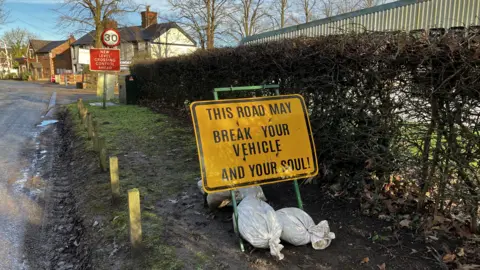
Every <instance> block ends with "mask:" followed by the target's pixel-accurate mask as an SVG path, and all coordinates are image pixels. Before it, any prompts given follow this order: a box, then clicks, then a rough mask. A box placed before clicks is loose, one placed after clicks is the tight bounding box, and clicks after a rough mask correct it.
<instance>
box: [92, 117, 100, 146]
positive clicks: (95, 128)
mask: <svg viewBox="0 0 480 270" xmlns="http://www.w3.org/2000/svg"><path fill="white" fill-rule="evenodd" d="M92 122H93V151H95V152H98V137H99V133H98V122H97V120H93V121H92Z"/></svg>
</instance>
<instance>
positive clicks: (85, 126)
mask: <svg viewBox="0 0 480 270" xmlns="http://www.w3.org/2000/svg"><path fill="white" fill-rule="evenodd" d="M88 114H90V113H89V112H88V109H87V108H85V110H84V111H83V128H84V129H85V130H87V127H88V119H87V115H88Z"/></svg>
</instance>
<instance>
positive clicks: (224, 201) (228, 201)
mask: <svg viewBox="0 0 480 270" xmlns="http://www.w3.org/2000/svg"><path fill="white" fill-rule="evenodd" d="M229 203H230V199H226V200H223V201H222V203H221V204H220V205H219V206H218V208H223V207H225V206H227V205H228V204H229Z"/></svg>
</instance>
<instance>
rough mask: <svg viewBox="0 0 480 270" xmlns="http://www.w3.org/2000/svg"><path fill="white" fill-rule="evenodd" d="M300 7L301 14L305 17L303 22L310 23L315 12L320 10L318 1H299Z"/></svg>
mask: <svg viewBox="0 0 480 270" xmlns="http://www.w3.org/2000/svg"><path fill="white" fill-rule="evenodd" d="M297 1H298V2H297V4H298V5H299V7H300V13H301V14H302V17H303V22H305V23H308V22H309V21H311V20H312V19H313V14H314V10H315V9H317V8H318V1H317V0H297Z"/></svg>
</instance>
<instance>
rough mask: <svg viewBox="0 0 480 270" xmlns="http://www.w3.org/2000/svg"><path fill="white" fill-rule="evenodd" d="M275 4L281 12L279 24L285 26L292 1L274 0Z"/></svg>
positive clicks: (281, 26)
mask: <svg viewBox="0 0 480 270" xmlns="http://www.w3.org/2000/svg"><path fill="white" fill-rule="evenodd" d="M273 6H274V9H275V10H276V12H278V13H279V17H280V18H279V19H278V20H277V24H278V26H279V27H280V28H284V27H285V25H286V21H287V10H288V9H289V8H290V2H289V1H288V0H274V1H273Z"/></svg>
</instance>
